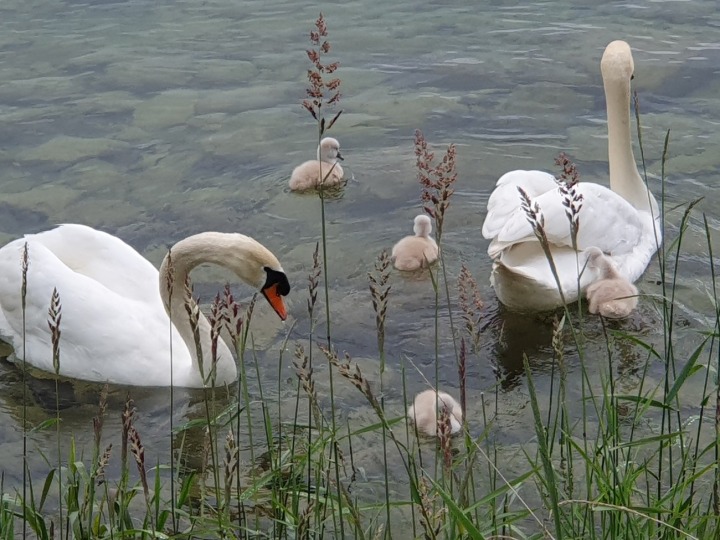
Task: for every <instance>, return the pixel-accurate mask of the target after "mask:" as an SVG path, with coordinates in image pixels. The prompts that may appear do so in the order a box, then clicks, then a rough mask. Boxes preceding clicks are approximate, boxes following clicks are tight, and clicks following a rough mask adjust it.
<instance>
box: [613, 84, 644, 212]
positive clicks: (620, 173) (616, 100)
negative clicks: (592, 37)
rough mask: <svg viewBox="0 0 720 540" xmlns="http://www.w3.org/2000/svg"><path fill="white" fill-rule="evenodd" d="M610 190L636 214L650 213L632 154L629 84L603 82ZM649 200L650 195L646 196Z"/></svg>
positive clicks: (642, 183)
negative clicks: (605, 103) (633, 209)
mask: <svg viewBox="0 0 720 540" xmlns="http://www.w3.org/2000/svg"><path fill="white" fill-rule="evenodd" d="M604 86H605V99H606V101H607V122H608V162H609V166H610V189H612V190H613V191H614V192H615V193H617V194H618V195H620V196H621V197H623V198H624V199H625V200H626V201H628V202H629V203H630V204H632V205H633V206H634V207H635V208H637V209H638V210H645V211H650V210H651V203H650V202H649V199H648V189H647V186H646V185H645V182H643V180H642V178H641V176H640V173H638V170H637V166H636V164H635V156H634V155H633V151H632V137H631V129H630V128H631V126H630V81H629V80H609V81H608V80H606V81H605V82H604ZM650 197H652V195H650Z"/></svg>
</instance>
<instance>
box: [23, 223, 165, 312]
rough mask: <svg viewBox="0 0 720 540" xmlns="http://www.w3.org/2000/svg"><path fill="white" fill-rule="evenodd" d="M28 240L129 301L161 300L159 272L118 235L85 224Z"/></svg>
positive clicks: (74, 225) (70, 225) (70, 267)
mask: <svg viewBox="0 0 720 540" xmlns="http://www.w3.org/2000/svg"><path fill="white" fill-rule="evenodd" d="M25 238H26V239H27V240H28V241H32V242H33V243H40V244H42V245H44V246H45V247H47V248H48V249H49V250H50V251H51V252H52V253H53V254H54V255H55V256H56V257H57V258H58V259H59V260H60V261H62V263H63V264H64V265H65V266H67V267H68V268H69V269H71V270H73V271H74V272H77V273H78V274H82V275H84V276H87V277H89V278H91V279H93V280H94V281H96V282H98V283H101V284H102V285H104V286H105V287H107V288H108V289H110V290H111V291H113V292H116V293H118V294H121V295H122V296H124V297H126V298H134V299H137V300H141V301H144V300H148V298H151V299H153V301H154V300H155V299H158V300H159V299H160V292H159V286H158V271H157V269H156V268H155V267H154V266H153V265H152V264H151V263H150V262H149V261H148V260H147V259H146V258H145V257H143V256H142V255H140V254H139V253H138V252H137V251H135V249H133V248H132V247H130V246H129V245H128V244H126V243H125V242H123V241H122V240H120V239H119V238H117V237H116V236H112V235H111V234H107V233H104V232H102V231H98V230H96V229H93V228H91V227H87V226H85V225H77V224H65V225H60V226H59V227H56V228H55V229H52V230H50V231H44V232H41V233H37V234H28V235H25Z"/></svg>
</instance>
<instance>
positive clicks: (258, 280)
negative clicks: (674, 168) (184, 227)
mask: <svg viewBox="0 0 720 540" xmlns="http://www.w3.org/2000/svg"><path fill="white" fill-rule="evenodd" d="M223 236H225V237H226V238H228V239H229V242H230V243H229V245H227V246H226V247H227V248H228V249H226V250H225V249H224V250H223V251H222V252H221V257H222V262H220V261H218V264H222V265H223V266H227V267H228V268H230V269H231V270H232V271H233V272H235V274H237V276H238V277H239V278H240V279H242V280H243V281H245V282H246V283H248V284H249V285H253V286H255V287H256V288H257V289H259V290H260V292H261V293H262V294H263V296H264V297H265V299H266V300H267V301H268V303H269V304H270V306H271V307H272V308H273V309H274V310H275V313H277V314H278V316H279V317H280V318H281V319H282V320H283V321H284V320H285V319H286V318H287V308H286V307H285V301H284V300H283V297H284V296H287V294H288V293H289V292H290V282H289V281H288V278H287V275H286V274H285V271H284V270H283V269H282V266H281V265H280V262H279V261H278V260H277V257H275V255H273V253H272V252H271V251H270V250H269V249H267V248H266V247H265V246H263V245H262V244H261V243H260V242H258V241H256V240H254V239H253V238H250V237H249V236H245V235H242V234H228V235H223Z"/></svg>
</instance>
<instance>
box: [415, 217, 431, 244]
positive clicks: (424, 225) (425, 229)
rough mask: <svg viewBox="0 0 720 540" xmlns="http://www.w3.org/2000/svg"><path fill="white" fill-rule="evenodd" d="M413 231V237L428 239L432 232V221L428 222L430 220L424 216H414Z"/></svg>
mask: <svg viewBox="0 0 720 540" xmlns="http://www.w3.org/2000/svg"><path fill="white" fill-rule="evenodd" d="M413 231H414V232H415V236H424V237H425V238H427V237H429V236H430V233H431V232H432V221H430V218H429V217H428V216H426V215H425V214H420V215H419V216H416V217H415V224H414V225H413Z"/></svg>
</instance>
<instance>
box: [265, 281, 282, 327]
mask: <svg viewBox="0 0 720 540" xmlns="http://www.w3.org/2000/svg"><path fill="white" fill-rule="evenodd" d="M262 293H263V296H264V297H265V299H266V300H267V301H268V303H269V304H270V306H272V308H273V309H274V310H275V313H277V314H278V317H280V318H281V319H282V320H283V321H284V320H285V319H287V308H286V307H285V301H284V300H283V298H282V296H280V293H279V292H278V284H277V283H273V284H272V285H270V286H268V287H265V288H264V289H263V290H262Z"/></svg>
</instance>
